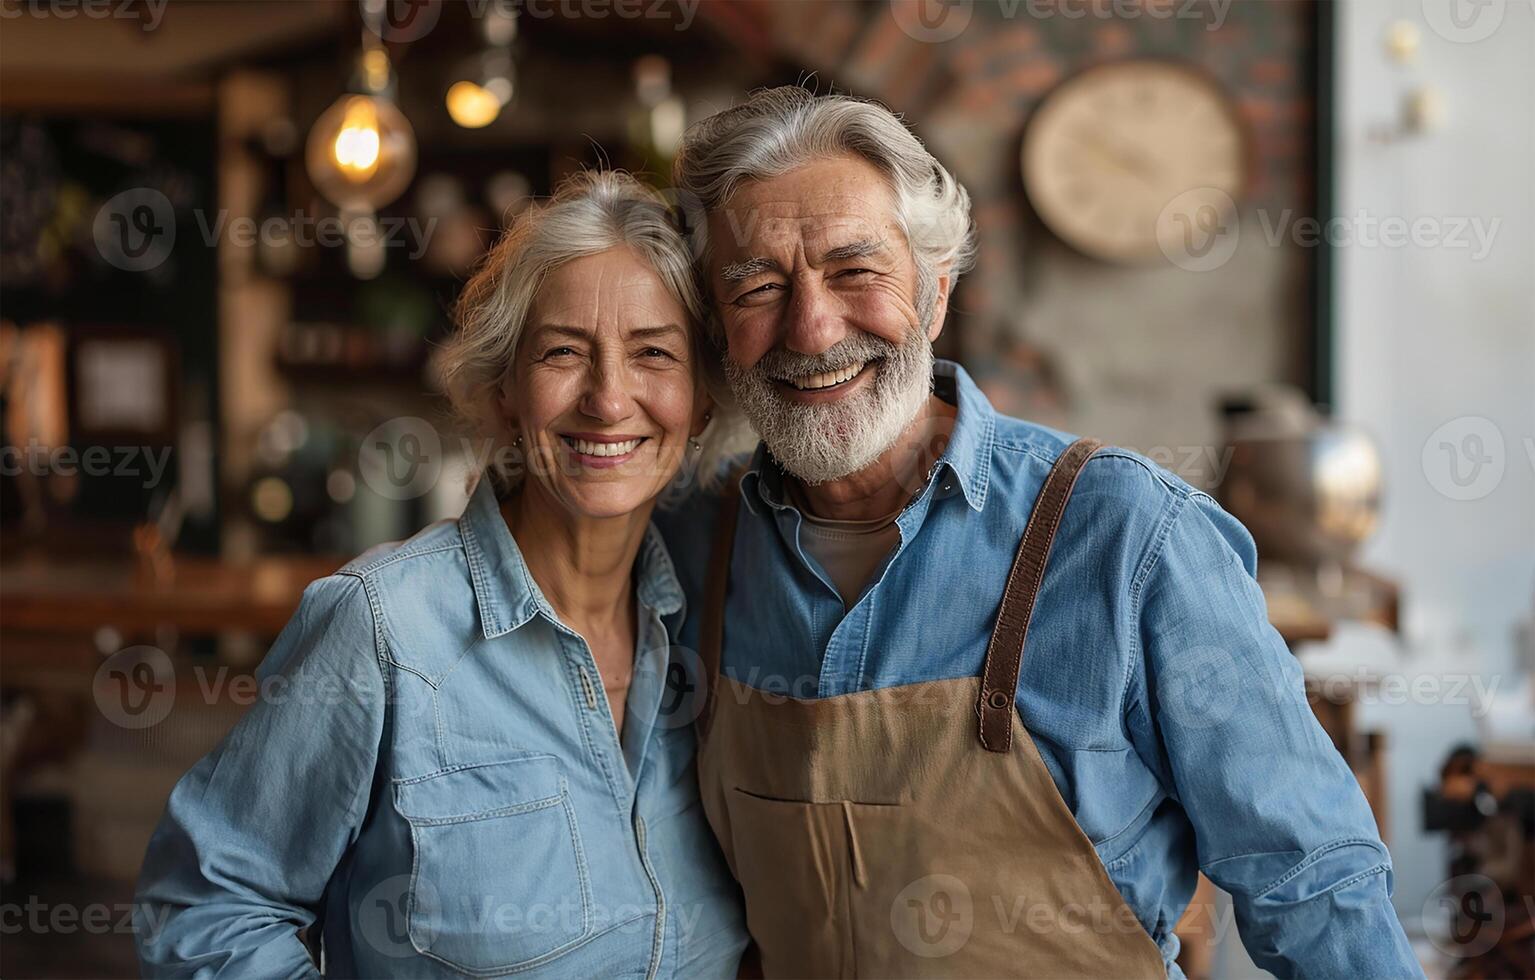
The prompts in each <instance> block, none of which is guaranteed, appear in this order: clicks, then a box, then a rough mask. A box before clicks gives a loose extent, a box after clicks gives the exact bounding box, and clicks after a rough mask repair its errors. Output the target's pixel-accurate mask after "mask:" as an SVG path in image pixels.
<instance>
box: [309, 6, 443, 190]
mask: <svg viewBox="0 0 1535 980" xmlns="http://www.w3.org/2000/svg"><path fill="white" fill-rule="evenodd" d="M364 37H365V38H366V37H367V34H366V33H365V34H364ZM393 87H394V78H393V73H392V71H391V70H390V65H389V56H388V54H386V53H385V52H384V49H383V48H382V47H379V46H377V44H376V42H374V43H373V44H371V45H369V44H365V46H364V50H363V54H362V57H361V58H359V59H358V63H357V73H356V75H355V76H354V77H353V79H352V84H351V85H350V86H349V87H348V91H347V92H345V93H343V94H342V96H341V97H340V98H338V99H337V100H336V101H335V102H334V103H332V104H331V106H330V108H328V109H326V110H325V111H324V112H323V113H321V114H320V118H319V119H317V120H315V124H314V127H313V128H312V129H310V130H309V142H308V144H307V145H306V146H305V150H304V164H305V168H306V169H307V170H308V171H309V179H310V180H312V181H314V185H315V188H316V189H317V190H319V192H320V193H321V194H323V195H324V196H325V198H326V200H328V201H330V202H331V203H332V204H334V205H336V206H337V207H339V208H342V209H343V210H349V211H374V210H377V209H378V208H381V207H383V206H384V205H386V204H389V203H390V202H391V201H393V200H394V199H395V198H397V197H399V196H400V194H401V193H402V192H403V191H404V190H405V188H406V186H407V185H408V184H409V183H410V179H411V177H412V176H414V175H415V172H416V134H415V132H414V131H413V130H412V129H411V126H410V121H409V120H407V119H406V118H405V114H404V113H402V112H400V110H399V107H398V106H396V105H395V104H394V99H393V97H392V89H393Z"/></svg>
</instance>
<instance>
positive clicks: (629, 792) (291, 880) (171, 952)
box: [136, 481, 746, 978]
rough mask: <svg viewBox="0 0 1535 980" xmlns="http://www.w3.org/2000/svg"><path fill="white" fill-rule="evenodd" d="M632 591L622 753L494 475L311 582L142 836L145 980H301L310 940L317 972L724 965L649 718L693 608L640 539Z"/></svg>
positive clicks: (686, 790) (716, 865)
mask: <svg viewBox="0 0 1535 980" xmlns="http://www.w3.org/2000/svg"><path fill="white" fill-rule="evenodd" d="M635 581H636V593H637V595H636V600H637V603H638V606H637V609H638V619H637V622H638V627H639V629H638V637H637V652H636V659H635V668H634V677H633V682H632V686H631V688H630V691H629V698H628V702H627V715H628V722H627V724H626V726H625V729H624V732H623V737H622V739H620V738H619V736H618V734H617V732H616V731H615V729H614V724H613V718H612V714H611V712H610V711H609V707H608V703H607V699H606V696H605V695H604V693H603V688H602V683H601V680H600V676H599V674H598V672H597V668H596V664H595V662H594V661H593V659H592V655H591V653H590V650H589V648H588V647H587V645H586V643H585V642H584V641H583V640H582V639H581V637H580V636H579V635H577V634H576V633H574V632H572V631H571V630H569V629H567V628H566V627H565V626H563V625H561V623H560V622H559V619H558V617H557V616H556V615H555V613H554V610H553V609H552V608H551V606H550V605H549V603H548V601H547V600H546V599H545V598H544V596H543V594H542V593H541V592H540V591H539V588H538V586H537V585H536V584H534V582H533V579H532V577H531V575H530V574H529V573H528V567H527V564H526V563H525V562H524V560H523V557H522V554H521V552H520V551H519V550H518V547H517V544H516V542H515V541H514V540H513V539H512V536H511V534H510V532H509V531H508V530H507V527H506V524H505V522H504V521H503V519H502V517H501V515H500V513H499V510H498V507H497V503H496V500H495V498H494V495H493V493H492V492H491V489H490V486H489V482H488V481H481V485H480V487H479V488H478V489H477V490H476V492H475V494H474V496H473V498H472V500H471V501H470V504H469V506H468V508H467V510H466V511H465V514H464V516H463V517H462V518H461V519H460V520H458V521H452V522H443V523H439V524H436V525H433V526H431V527H429V528H427V529H426V530H424V531H422V532H421V533H420V534H418V535H417V536H416V537H414V538H412V539H411V540H410V541H407V542H405V543H404V544H400V545H391V546H386V547H385V548H382V549H378V550H376V551H374V552H371V553H369V554H367V555H364V556H362V557H361V558H359V559H357V560H356V561H354V562H352V563H351V564H349V565H348V566H346V567H345V568H343V569H341V570H340V571H339V572H337V573H336V574H335V575H332V576H330V577H329V578H325V579H321V580H320V581H317V582H315V583H314V584H313V585H311V586H310V587H309V589H308V590H307V591H306V592H305V594H304V599H303V602H302V604H301V605H300V607H299V610H298V612H297V614H295V616H294V617H293V620H292V621H291V622H290V623H289V624H288V626H287V628H286V629H285V630H284V631H283V633H282V635H281V636H280V637H279V638H278V640H277V643H276V645H275V646H274V647H273V648H272V650H271V652H270V653H269V654H268V656H267V658H266V660H265V662H263V663H262V665H261V667H260V669H259V671H258V672H257V678H258V680H259V683H260V690H261V697H260V698H259V699H258V701H257V703H256V704H255V705H254V706H253V707H252V708H251V709H250V711H249V712H248V713H247V714H246V715H245V716H244V718H243V719H242V720H241V721H240V723H239V724H238V725H236V726H235V728H234V730H233V731H231V732H230V734H229V735H228V736H227V737H226V738H225V739H224V740H223V742H221V743H220V744H219V746H218V747H217V748H216V749H214V751H213V752H212V753H210V754H209V755H208V756H207V757H206V758H204V759H203V760H202V761H201V762H199V763H198V764H197V765H196V766H195V767H194V768H193V769H192V770H191V771H190V772H188V773H187V775H186V776H185V777H183V778H182V780H181V782H180V783H179V784H178V785H177V786H176V789H175V791H174V792H173V793H172V794H171V797H170V802H169V804H168V805H167V808H166V813H165V817H164V819H163V820H162V821H161V823H160V826H159V828H158V829H157V830H156V831H155V834H154V837H153V839H152V840H151V842H150V845H149V852H148V855H147V857H146V858H145V862H144V869H143V874H142V876H141V878H140V881H139V888H138V902H137V903H136V919H137V921H136V926H137V932H138V945H139V955H140V957H141V959H142V963H143V968H144V971H145V974H146V975H152V976H173V975H191V974H197V975H201V976H261V977H279V976H300V975H306V974H308V975H313V973H314V967H313V965H312V961H311V958H310V957H311V954H310V950H309V948H308V947H309V946H315V945H319V944H318V943H316V941H315V940H316V937H318V936H323V957H324V959H323V963H322V965H323V968H324V972H325V973H326V974H327V975H331V976H367V977H379V976H392V975H409V976H437V975H451V974H454V973H467V974H470V975H475V976H496V975H503V974H515V975H518V976H525V977H530V978H531V977H545V976H549V977H554V976H559V977H572V976H584V977H596V976H603V977H619V976H622V977H647V978H648V977H658V976H664V977H673V976H675V977H710V976H715V977H723V976H730V977H733V976H735V973H736V965H737V962H738V960H739V958H740V953H741V950H742V948H743V947H744V945H745V941H746V934H745V928H744V923H743V920H742V915H741V912H740V896H739V892H738V890H737V888H736V885H735V883H734V881H733V880H732V879H731V877H730V875H729V872H728V871H727V870H726V868H725V866H724V863H723V860H722V858H721V855H720V853H719V850H718V847H717V845H716V844H715V842H714V839H713V837H712V836H711V835H710V832H709V828H708V825H707V823H706V821H705V820H704V817H703V813H702V810H701V808H700V806H699V801H698V792H697V786H696V782H695V774H694V768H693V753H694V742H693V731H692V728H691V726H690V724H688V722H689V721H690V720H691V719H690V718H689V717H688V716H687V715H686V714H685V713H676V712H666V711H663V710H661V705H662V701H663V697H664V696H666V695H665V691H664V688H665V680H666V670H667V662H668V657H669V648H670V640H669V629H670V628H671V627H674V626H676V625H677V623H678V618H679V617H680V616H681V615H682V614H683V612H684V609H683V601H684V600H683V595H682V591H681V589H680V588H679V587H678V584H677V579H676V576H675V574H674V572H673V569H672V563H671V560H670V558H669V557H668V556H667V553H666V549H665V546H664V545H663V544H662V543H661V539H660V536H659V535H658V534H657V533H656V531H655V530H654V528H652V529H650V530H649V531H648V533H647V535H646V537H645V540H644V544H643V546H642V548H641V551H640V556H639V560H638V563H637V565H636V577H635ZM301 932H302V933H303V934H302V935H301ZM306 943H307V944H308V945H307V946H306Z"/></svg>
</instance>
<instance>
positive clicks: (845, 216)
mask: <svg viewBox="0 0 1535 980" xmlns="http://www.w3.org/2000/svg"><path fill="white" fill-rule="evenodd" d="M871 198H873V199H872V200H871ZM882 198H883V199H882ZM903 240H904V239H903V236H902V235H901V229H900V224H899V223H898V222H897V221H896V218H895V214H894V210H893V208H892V207H891V204H890V202H889V200H888V196H887V195H883V194H880V195H856V196H850V195H845V194H812V195H811V196H810V197H809V198H808V199H803V198H802V199H790V198H786V197H775V196H764V195H760V194H754V193H751V192H750V190H743V192H742V193H739V194H737V195H735V196H734V197H733V198H732V199H731V200H730V201H729V202H728V203H727V204H725V205H723V206H722V207H720V208H717V209H716V210H714V211H712V212H710V214H709V242H710V246H711V251H712V252H713V253H714V254H715V256H716V258H717V259H719V260H725V259H728V258H733V257H736V256H739V255H742V254H754V255H757V254H792V253H795V252H798V251H799V250H800V249H803V250H804V252H805V254H806V255H807V256H811V257H813V256H815V255H817V254H819V253H822V252H825V251H827V250H829V249H833V248H836V247H838V246H840V245H845V244H847V243H849V242H859V241H888V242H890V243H894V242H899V241H903ZM716 264H717V263H716Z"/></svg>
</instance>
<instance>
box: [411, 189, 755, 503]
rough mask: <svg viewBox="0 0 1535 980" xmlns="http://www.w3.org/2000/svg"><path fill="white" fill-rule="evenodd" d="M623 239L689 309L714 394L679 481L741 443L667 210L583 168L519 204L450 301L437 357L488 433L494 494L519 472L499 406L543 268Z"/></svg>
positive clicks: (712, 470)
mask: <svg viewBox="0 0 1535 980" xmlns="http://www.w3.org/2000/svg"><path fill="white" fill-rule="evenodd" d="M619 247H627V248H629V249H631V250H633V251H634V253H635V254H636V255H638V256H639V257H640V258H641V259H643V260H644V261H645V262H646V263H647V264H648V265H649V266H650V267H651V268H652V269H654V270H655V273H656V275H657V276H658V277H659V278H660V280H661V282H662V283H663V284H664V285H665V287H666V289H667V292H669V293H670V294H671V295H672V296H673V297H674V298H675V299H676V300H677V301H678V303H679V304H681V306H682V308H683V309H684V310H686V311H687V315H688V319H689V321H690V322H689V323H688V324H687V326H688V331H689V334H690V337H691V340H692V345H693V357H694V363H695V364H696V365H697V370H698V374H699V378H700V380H701V381H702V382H703V384H704V385H705V387H706V388H707V390H708V392H709V394H710V396H711V397H712V398H713V400H714V408H713V416H712V418H711V420H710V422H709V425H708V427H707V428H705V430H704V432H703V434H702V435H701V436H700V437H699V442H700V443H701V444H702V446H703V448H702V450H701V451H699V452H697V453H688V454H687V455H688V456H689V457H691V458H689V459H685V460H684V461H683V468H684V470H685V471H686V473H685V474H679V477H681V479H679V481H678V483H679V484H684V483H686V482H688V479H689V478H690V477H691V478H696V480H697V482H698V483H699V484H702V485H704V486H706V487H707V486H710V485H712V483H713V481H715V480H717V479H718V477H719V475H720V473H721V472H722V460H723V459H724V458H725V457H726V456H727V455H729V454H731V453H733V452H736V451H738V450H739V449H740V448H741V447H740V440H741V430H742V429H743V428H744V427H743V426H741V425H740V424H739V422H738V421H737V419H736V413H735V412H734V403H733V400H732V399H731V396H730V388H729V385H728V384H727V383H726V382H725V378H724V375H723V373H722V371H721V367H720V361H719V355H718V353H717V352H714V351H711V350H709V349H708V348H709V347H710V346H711V341H710V339H709V338H708V337H707V335H706V333H705V331H704V330H703V329H702V324H703V323H704V322H705V308H704V302H703V298H702V296H701V295H700V294H699V290H698V282H697V279H696V277H695V275H694V272H693V269H692V256H691V253H690V252H689V250H688V245H687V243H686V242H685V241H684V240H683V238H682V236H681V234H680V233H679V232H678V230H677V227H676V223H675V218H674V214H673V212H672V211H671V210H670V209H669V208H668V207H667V205H666V203H665V202H664V201H663V200H662V199H661V197H660V196H659V195H658V194H657V193H656V192H655V191H652V190H651V189H649V188H647V187H646V186H645V185H643V184H641V183H640V182H639V181H638V180H636V179H635V178H634V177H632V176H630V175H629V174H626V173H622V172H619V171H612V170H592V171H585V172H582V173H579V174H576V175H574V176H572V177H571V178H569V179H567V180H566V181H565V182H563V183H562V184H561V185H560V186H559V187H558V188H557V189H556V190H555V192H554V194H553V196H552V197H550V198H549V199H548V200H547V201H546V202H543V203H542V204H539V205H535V206H533V207H530V208H529V209H528V210H526V211H524V212H523V213H522V214H521V215H520V216H518V218H517V219H516V221H515V223H514V224H513V225H512V227H511V228H509V229H508V230H507V231H506V233H505V234H504V235H502V236H501V239H500V241H498V242H497V243H496V244H495V245H494V246H493V247H492V248H491V249H490V251H489V252H487V253H486V255H485V258H484V259H483V260H482V261H481V264H480V266H479V268H478V269H477V270H476V272H475V273H474V275H473V276H472V277H471V278H470V279H469V281H468V282H467V283H466V284H465V285H464V288H463V291H462V292H461V293H460V294H459V297H458V302H457V304H456V306H455V308H454V322H455V323H456V324H457V329H456V330H455V332H454V334H453V336H452V337H451V338H450V339H449V340H448V341H447V342H446V343H445V345H444V346H443V348H442V350H441V353H440V355H439V357H440V360H439V362H438V363H439V367H440V370H441V376H442V381H443V386H444V388H445V390H446V392H447V395H448V400H449V402H450V403H451V405H452V407H453V411H454V413H455V415H457V416H458V418H459V420H460V421H461V422H463V423H464V424H465V425H466V426H467V427H468V428H469V429H470V430H471V431H472V432H474V433H475V434H476V435H479V436H482V437H487V438H489V439H490V440H491V446H492V451H491V453H490V455H489V457H488V462H487V465H486V472H487V473H488V475H489V476H490V477H491V479H492V480H493V481H494V482H495V484H496V489H497V491H498V493H505V492H507V491H509V490H511V489H512V488H513V487H515V486H516V485H517V484H518V483H519V482H521V478H522V476H523V465H522V464H523V460H522V454H521V453H520V452H514V451H508V450H509V448H510V447H509V446H508V444H507V436H508V435H509V431H508V426H507V422H506V420H505V419H504V418H503V417H502V414H501V410H500V407H499V404H500V398H501V393H502V389H503V386H504V385H505V382H506V376H507V372H509V371H510V370H511V369H512V366H513V363H514V359H515V357H516V353H517V344H518V341H519V340H520V339H521V337H522V332H523V328H524V327H525V326H526V323H527V319H528V314H529V312H530V311H531V310H532V308H533V300H534V298H535V297H536V296H537V295H538V291H539V289H540V287H542V285H543V283H544V280H545V279H546V278H547V277H548V275H549V273H550V272H552V271H553V270H554V269H556V268H558V267H559V266H561V265H563V264H565V263H566V262H570V261H572V260H573V259H578V258H582V257H584V256H588V255H597V254H599V253H601V252H606V251H607V250H609V249H611V248H619Z"/></svg>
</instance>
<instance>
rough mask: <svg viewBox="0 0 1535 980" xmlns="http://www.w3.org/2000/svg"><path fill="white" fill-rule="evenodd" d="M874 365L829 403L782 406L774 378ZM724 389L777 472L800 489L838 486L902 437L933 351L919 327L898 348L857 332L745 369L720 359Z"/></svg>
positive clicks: (774, 354)
mask: <svg viewBox="0 0 1535 980" xmlns="http://www.w3.org/2000/svg"><path fill="white" fill-rule="evenodd" d="M865 361H874V362H875V363H873V365H872V370H873V371H874V376H873V378H871V379H870V381H869V383H866V384H865V385H864V387H863V388H862V389H860V390H859V391H856V392H854V393H853V394H852V395H850V396H848V397H846V398H843V399H841V400H839V401H835V402H825V403H821V404H814V405H806V404H801V403H798V402H792V401H789V400H788V399H787V398H785V397H784V396H783V395H782V394H781V393H780V391H779V388H778V384H777V380H778V379H781V378H804V377H809V376H810V375H812V374H819V373H821V372H824V371H837V370H842V369H845V368H847V367H849V366H851V365H854V364H861V363H863V362H865ZM725 374H726V377H727V378H729V380H730V388H731V390H732V391H733V392H734V393H735V398H736V404H737V405H739V406H740V408H741V411H742V413H743V414H745V416H746V419H747V421H748V422H750V423H751V425H752V428H754V429H756V430H757V434H758V435H759V436H761V437H762V441H763V442H765V443H767V447H768V450H769V451H770V452H771V453H772V454H773V458H774V459H776V460H778V463H779V465H780V466H782V467H783V468H784V469H785V470H787V471H788V472H789V473H790V474H792V475H793V476H795V477H797V478H799V479H800V480H801V481H803V482H804V483H806V484H809V485H812V486H813V485H815V484H818V483H826V482H828V481H830V480H840V479H842V478H843V477H845V476H849V475H851V474H853V473H856V472H858V471H859V470H861V469H863V468H864V467H866V466H868V465H869V464H871V463H873V462H874V461H875V460H877V459H879V457H880V456H881V455H882V454H883V453H884V452H885V451H886V450H887V449H889V448H890V447H891V446H893V445H895V442H896V440H897V439H899V438H900V437H901V434H902V433H903V432H905V431H906V428H907V426H909V425H910V424H911V422H912V420H913V419H915V418H916V417H917V413H918V412H920V411H921V410H922V407H923V405H924V404H926V402H927V397H928V395H929V393H930V392H931V391H932V389H933V345H932V342H931V341H929V340H928V339H927V331H926V330H925V329H923V328H922V327H920V326H918V327H916V328H915V329H913V330H912V332H911V333H910V334H909V335H908V336H907V338H906V342H905V343H903V344H900V345H896V344H892V343H890V342H889V341H888V340H884V339H883V338H880V337H876V336H874V335H873V334H868V333H862V332H860V333H858V334H857V335H855V336H852V337H848V338H846V339H845V340H842V341H839V342H838V343H837V344H836V345H834V346H832V347H830V348H828V349H827V350H825V351H823V352H821V353H820V354H816V355H808V354H795V353H792V352H790V351H784V350H774V351H769V352H768V353H766V354H764V355H763V356H762V359H761V360H759V361H758V362H757V363H756V364H754V365H752V366H751V367H750V368H742V367H740V366H739V365H737V364H736V363H735V362H733V361H731V360H730V358H728V357H727V358H725Z"/></svg>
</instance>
